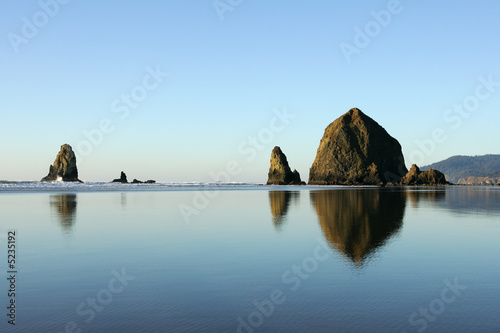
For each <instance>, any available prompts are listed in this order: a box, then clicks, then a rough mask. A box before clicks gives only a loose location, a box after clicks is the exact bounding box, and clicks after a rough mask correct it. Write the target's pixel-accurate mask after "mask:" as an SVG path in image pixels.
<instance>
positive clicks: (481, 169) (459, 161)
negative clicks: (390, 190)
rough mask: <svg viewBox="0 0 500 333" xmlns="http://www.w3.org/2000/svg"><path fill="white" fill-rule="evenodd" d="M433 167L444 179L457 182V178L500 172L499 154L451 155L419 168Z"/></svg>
mask: <svg viewBox="0 0 500 333" xmlns="http://www.w3.org/2000/svg"><path fill="white" fill-rule="evenodd" d="M429 168H433V169H436V170H439V171H441V172H442V173H444V174H445V176H446V180H448V181H449V182H452V183H455V184H456V183H458V180H459V179H463V178H469V177H488V176H491V175H493V174H497V173H500V155H482V156H462V155H457V156H452V157H450V158H447V159H446V160H444V161H441V162H436V163H433V164H431V165H426V166H424V167H422V168H420V169H421V170H422V171H425V170H429Z"/></svg>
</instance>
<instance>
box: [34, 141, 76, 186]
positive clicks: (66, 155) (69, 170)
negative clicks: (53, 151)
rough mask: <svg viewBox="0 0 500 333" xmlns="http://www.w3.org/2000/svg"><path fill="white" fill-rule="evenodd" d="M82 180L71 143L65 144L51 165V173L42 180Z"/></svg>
mask: <svg viewBox="0 0 500 333" xmlns="http://www.w3.org/2000/svg"><path fill="white" fill-rule="evenodd" d="M56 180H60V181H65V182H80V180H79V179H78V169H77V167H76V156H75V153H74V152H73V149H72V148H71V146H70V145H68V144H64V145H62V146H61V150H60V151H59V153H58V154H57V157H56V159H55V161H54V164H52V165H51V166H50V167H49V174H48V175H47V176H46V177H44V178H42V180H41V181H42V182H50V181H56Z"/></svg>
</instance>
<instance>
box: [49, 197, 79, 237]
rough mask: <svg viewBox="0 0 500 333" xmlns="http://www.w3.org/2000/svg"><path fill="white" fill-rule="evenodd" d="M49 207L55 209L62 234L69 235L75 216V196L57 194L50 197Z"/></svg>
mask: <svg viewBox="0 0 500 333" xmlns="http://www.w3.org/2000/svg"><path fill="white" fill-rule="evenodd" d="M50 205H51V206H52V207H53V208H54V209H55V211H56V213H57V215H58V217H59V223H61V227H62V229H63V232H64V233H69V232H70V231H71V228H72V227H73V224H74V223H75V216H76V194H57V195H52V196H51V197H50Z"/></svg>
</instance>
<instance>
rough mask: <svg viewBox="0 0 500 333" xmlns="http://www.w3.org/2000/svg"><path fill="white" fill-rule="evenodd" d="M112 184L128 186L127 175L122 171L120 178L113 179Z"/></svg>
mask: <svg viewBox="0 0 500 333" xmlns="http://www.w3.org/2000/svg"><path fill="white" fill-rule="evenodd" d="M112 183H123V184H128V180H127V175H126V174H125V172H123V171H122V172H121V174H120V178H118V179H113V181H112Z"/></svg>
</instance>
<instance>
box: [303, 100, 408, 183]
mask: <svg viewBox="0 0 500 333" xmlns="http://www.w3.org/2000/svg"><path fill="white" fill-rule="evenodd" d="M407 172H408V170H407V169H406V166H405V163H404V157H403V153H402V151H401V145H400V144H399V142H398V141H397V140H396V139H395V138H393V137H392V136H390V135H389V133H387V131H386V130H385V129H384V128H383V127H382V126H380V125H379V124H378V123H377V122H376V121H375V120H373V119H372V118H370V117H368V116H367V115H365V114H364V113H363V112H361V110H359V109H356V108H354V109H351V110H349V112H347V113H346V114H344V115H343V116H341V117H340V118H338V119H337V120H335V121H334V122H333V123H331V124H330V125H329V126H328V127H327V128H326V130H325V134H324V135H323V138H322V139H321V142H320V145H319V148H318V152H317V154H316V159H315V161H314V163H313V165H312V166H311V169H310V172H309V184H313V185H362V184H366V185H369V184H376V185H378V184H380V183H388V182H399V181H400V179H401V177H402V176H404V175H405V174H406V173H407Z"/></svg>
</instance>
